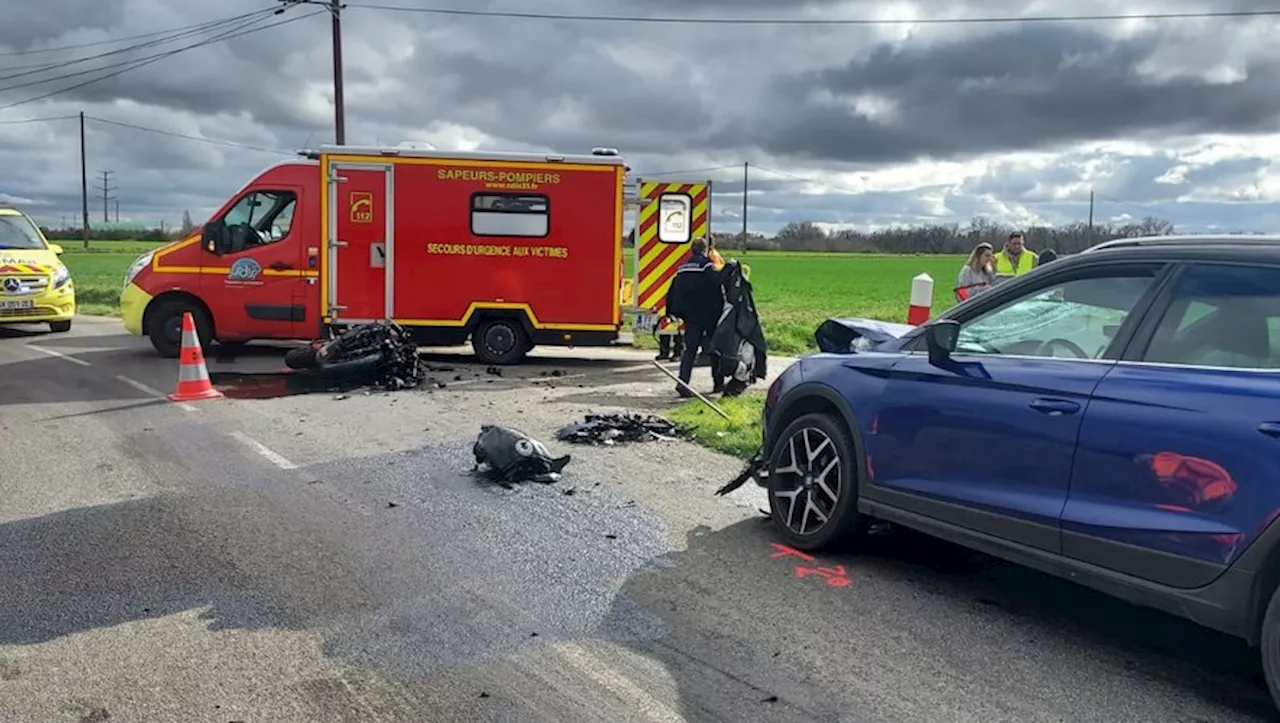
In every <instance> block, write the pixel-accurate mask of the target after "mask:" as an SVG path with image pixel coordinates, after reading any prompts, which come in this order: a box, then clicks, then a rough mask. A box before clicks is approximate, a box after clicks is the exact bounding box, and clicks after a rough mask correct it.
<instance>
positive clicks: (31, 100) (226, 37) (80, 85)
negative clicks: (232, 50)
mask: <svg viewBox="0 0 1280 723" xmlns="http://www.w3.org/2000/svg"><path fill="white" fill-rule="evenodd" d="M323 12H324V11H323V10H321V11H317V12H314V13H310V14H307V15H299V16H295V17H292V18H288V19H286V20H281V21H278V22H274V23H271V24H268V25H260V26H258V27H252V28H249V29H247V30H240V31H239V32H234V31H233V32H228V33H224V34H222V35H219V36H215V37H213V38H209V39H208V40H204V41H201V42H199V43H195V44H193V45H189V46H185V47H182V48H176V49H174V50H170V51H168V52H166V53H162V54H160V55H158V56H156V57H153V58H150V59H147V60H143V61H141V62H137V63H136V64H134V65H132V67H125V68H121V69H120V70H116V71H114V72H112V73H108V74H107V75H104V76H101V77H98V78H90V79H89V80H86V81H84V82H81V83H76V84H75V85H71V86H68V87H66V88H61V89H59V90H54V91H50V92H48V93H45V94H43V95H38V96H35V97H32V98H27V99H26V100H20V101H17V102H15V103H8V104H6V105H0V110H6V109H9V108H15V107H17V106H20V105H25V104H27V103H34V102H36V101H40V100H44V99H46V98H52V97H53V96H56V95H61V94H63V93H68V92H71V91H73V90H77V89H79V88H83V87H85V86H87V85H92V84H94V83H98V82H101V81H104V80H108V79H110V78H114V77H116V76H119V75H123V74H125V73H128V72H130V71H132V70H137V69H139V68H142V67H145V66H148V65H151V64H152V63H158V62H160V61H161V60H164V59H165V58H168V57H172V56H174V55H177V54H178V53H182V52H185V51H187V50H192V49H195V48H200V47H204V46H206V45H213V44H215V43H218V42H222V41H225V40H233V39H235V38H240V37H243V36H245V35H250V34H252V33H256V32H260V31H263V30H270V29H271V28H275V27H279V26H281V25H287V24H288V23H292V22H297V21H299V20H303V19H306V18H309V17H314V16H315V15H319V14H321V13H323ZM255 22H256V21H255ZM130 62H134V61H130ZM121 65H127V64H126V63H122V64H121ZM104 69H105V68H104Z"/></svg>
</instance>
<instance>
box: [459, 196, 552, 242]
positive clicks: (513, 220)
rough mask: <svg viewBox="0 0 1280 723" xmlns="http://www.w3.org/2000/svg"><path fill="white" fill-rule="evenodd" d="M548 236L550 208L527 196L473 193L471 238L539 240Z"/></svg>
mask: <svg viewBox="0 0 1280 723" xmlns="http://www.w3.org/2000/svg"><path fill="white" fill-rule="evenodd" d="M550 232H551V204H550V202H549V200H548V199H547V197H546V196H541V195H538V194H530V193H476V194H473V195H472V196H471V234H472V235H473V236H525V237H535V238H542V237H544V236H546V235H547V234H549V233H550Z"/></svg>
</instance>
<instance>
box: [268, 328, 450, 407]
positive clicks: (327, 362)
mask: <svg viewBox="0 0 1280 723" xmlns="http://www.w3.org/2000/svg"><path fill="white" fill-rule="evenodd" d="M284 361H285V364H286V365H287V366H288V367H289V368H291V369H296V370H299V371H308V372H313V373H317V374H320V375H321V376H326V377H330V376H331V377H339V376H340V377H345V378H356V377H359V378H362V379H367V380H368V381H367V384H368V386H370V387H373V388H375V389H383V390H398V389H412V388H414V387H417V386H418V385H420V384H422V382H423V381H424V380H425V379H426V377H427V369H426V365H425V364H423V363H422V360H421V359H419V358H418V345H417V344H416V343H415V342H414V341H413V339H412V338H411V337H410V336H409V334H408V332H406V331H405V330H404V328H403V327H401V326H400V325H399V324H396V323H395V322H393V321H380V322H374V323H372V324H361V325H359V326H353V327H351V328H350V329H347V330H346V331H345V332H343V333H342V334H341V335H340V336H338V337H336V338H333V339H326V340H321V341H316V342H313V343H312V344H311V345H310V346H308V347H303V348H301V349H292V350H290V351H289V353H287V354H285V357H284Z"/></svg>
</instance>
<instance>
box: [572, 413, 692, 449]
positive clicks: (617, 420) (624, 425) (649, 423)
mask: <svg viewBox="0 0 1280 723" xmlns="http://www.w3.org/2000/svg"><path fill="white" fill-rule="evenodd" d="M688 437H689V432H688V431H687V430H685V429H684V428H683V427H681V426H680V425H678V424H676V423H675V422H672V421H669V420H666V419H663V418H662V417H656V416H653V415H640V414H588V415H587V416H586V418H585V419H584V420H583V421H581V422H574V423H573V424H569V425H567V426H564V427H561V428H560V429H558V430H556V439H558V440H560V441H562V442H569V443H572V444H596V445H614V444H620V443H627V442H649V441H653V440H668V441H669V440H675V439H687V438H688Z"/></svg>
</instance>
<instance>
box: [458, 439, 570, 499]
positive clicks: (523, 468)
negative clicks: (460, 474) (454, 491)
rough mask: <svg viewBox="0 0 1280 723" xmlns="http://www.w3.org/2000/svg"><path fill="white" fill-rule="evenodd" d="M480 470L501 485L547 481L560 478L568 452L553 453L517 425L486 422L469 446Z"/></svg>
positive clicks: (478, 470)
mask: <svg viewBox="0 0 1280 723" xmlns="http://www.w3.org/2000/svg"><path fill="white" fill-rule="evenodd" d="M472 454H474V455H475V458H476V465H475V468H474V471H476V472H480V473H482V474H484V475H485V476H487V477H489V478H490V479H493V480H494V481H496V482H498V483H499V484H501V485H503V486H504V487H510V486H511V485H513V484H515V483H519V482H540V483H542V484H550V483H552V482H556V481H558V480H559V479H560V473H561V471H563V470H564V467H565V465H567V464H568V463H569V455H567V454H566V455H564V456H563V457H552V456H551V452H550V451H549V450H548V449H547V448H546V446H545V445H543V444H542V442H539V441H538V440H536V439H534V438H533V437H530V436H529V435H527V434H525V433H524V432H521V431H520V430H518V429H512V428H510V427H501V426H498V425H493V424H485V425H482V426H481V427H480V436H478V437H476V443H475V445H474V446H473V447H472Z"/></svg>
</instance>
